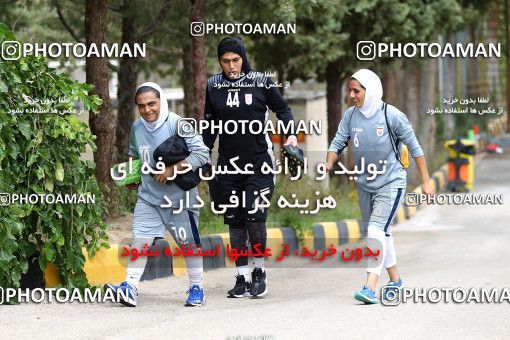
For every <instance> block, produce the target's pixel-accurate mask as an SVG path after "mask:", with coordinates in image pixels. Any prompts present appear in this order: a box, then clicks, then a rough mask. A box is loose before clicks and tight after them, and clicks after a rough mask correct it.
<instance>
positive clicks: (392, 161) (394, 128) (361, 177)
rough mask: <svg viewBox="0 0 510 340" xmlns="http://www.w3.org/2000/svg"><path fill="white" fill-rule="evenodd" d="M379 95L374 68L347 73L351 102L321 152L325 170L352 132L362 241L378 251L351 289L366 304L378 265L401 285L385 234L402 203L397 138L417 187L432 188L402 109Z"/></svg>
mask: <svg viewBox="0 0 510 340" xmlns="http://www.w3.org/2000/svg"><path fill="white" fill-rule="evenodd" d="M382 95H383V89H382V84H381V80H380V79H379V77H378V76H377V74H375V73H374V72H372V71H371V70H367V69H361V70H359V71H357V72H356V73H354V74H353V75H352V77H351V78H350V79H349V97H350V99H351V100H352V102H353V104H354V106H351V107H350V108H348V109H347V110H346V111H345V113H344V115H343V116H342V120H341V121H340V124H339V126H338V131H337V133H336V135H335V138H334V139H333V141H332V142H331V145H330V147H329V150H328V154H327V158H326V169H327V171H331V170H332V168H333V166H334V163H335V162H336V161H337V160H338V158H339V156H340V154H341V152H342V150H343V149H344V148H345V147H346V146H347V143H348V141H349V139H350V138H351V137H352V138H353V143H352V154H353V158H354V163H355V165H356V169H362V170H361V171H362V173H361V174H359V173H357V175H356V176H353V177H350V179H351V180H354V181H355V183H356V186H357V190H358V203H359V207H360V210H361V215H362V219H363V222H364V225H365V226H366V227H367V238H368V242H369V244H370V242H376V243H375V249H379V250H380V251H381V253H382V256H380V257H379V261H372V262H371V261H369V264H368V268H367V272H368V275H367V280H366V284H365V285H364V286H363V287H362V289H361V290H360V291H357V292H356V293H355V295H354V297H355V299H356V300H358V301H362V302H364V303H367V304H373V303H378V300H377V298H376V296H375V289H376V285H377V280H378V278H379V276H380V275H381V271H382V268H383V266H384V268H386V270H387V272H388V275H389V277H390V282H389V283H388V286H390V289H393V290H395V289H398V288H397V287H400V286H401V285H402V279H401V278H400V276H399V274H398V271H397V266H396V263H397V260H396V254H395V246H394V242H393V236H392V235H391V223H392V221H393V218H394V216H395V214H396V212H397V210H398V209H399V207H400V205H401V204H402V201H403V199H404V192H405V189H406V185H407V176H406V175H407V174H406V171H405V168H404V164H403V163H402V161H401V157H400V153H399V152H398V150H400V148H401V146H402V143H403V144H405V145H406V146H407V148H408V149H409V152H410V153H411V155H412V156H413V158H414V160H415V162H416V165H417V168H418V171H419V173H420V176H421V180H422V185H421V189H422V192H423V193H424V194H427V195H429V194H432V193H433V187H432V184H431V182H430V178H429V174H428V171H427V166H426V162H425V157H424V156H423V151H422V149H421V147H420V144H419V143H418V140H417V139H416V135H415V134H414V131H413V127H412V125H411V124H410V123H409V120H408V119H407V117H406V115H405V114H404V113H402V112H401V111H400V110H398V109H397V108H395V107H394V106H392V105H388V104H386V103H384V102H383V100H382ZM365 164H367V166H366V167H365ZM374 169H375V170H376V171H374ZM372 249H374V248H372ZM374 262H375V263H374ZM394 295H395V294H393V295H392V294H389V290H388V291H387V292H383V296H382V298H383V299H388V296H394Z"/></svg>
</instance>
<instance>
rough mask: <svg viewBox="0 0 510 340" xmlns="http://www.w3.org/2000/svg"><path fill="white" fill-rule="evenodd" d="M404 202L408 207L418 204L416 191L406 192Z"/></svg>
mask: <svg viewBox="0 0 510 340" xmlns="http://www.w3.org/2000/svg"><path fill="white" fill-rule="evenodd" d="M405 203H406V205H407V206H409V207H415V206H417V205H418V194H417V193H416V192H408V193H407V194H406V198H405Z"/></svg>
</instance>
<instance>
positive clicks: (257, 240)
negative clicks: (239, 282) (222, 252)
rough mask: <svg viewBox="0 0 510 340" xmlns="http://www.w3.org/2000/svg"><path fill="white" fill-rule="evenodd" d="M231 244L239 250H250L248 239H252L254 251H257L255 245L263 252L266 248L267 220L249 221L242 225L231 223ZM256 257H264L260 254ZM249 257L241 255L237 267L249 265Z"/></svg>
mask: <svg viewBox="0 0 510 340" xmlns="http://www.w3.org/2000/svg"><path fill="white" fill-rule="evenodd" d="M229 232H230V246H231V247H232V248H233V249H236V250H237V251H246V250H248V244H247V243H248V239H249V240H250V244H251V249H252V252H256V251H257V250H256V249H255V247H254V245H257V244H259V246H258V247H257V248H258V249H259V250H260V252H261V253H263V252H264V251H265V250H266V240H267V230H266V222H247V223H246V224H242V225H239V224H238V225H230V226H229ZM255 257H262V256H260V255H258V256H255ZM247 265H248V257H246V256H242V257H239V258H238V259H237V261H236V267H240V266H247Z"/></svg>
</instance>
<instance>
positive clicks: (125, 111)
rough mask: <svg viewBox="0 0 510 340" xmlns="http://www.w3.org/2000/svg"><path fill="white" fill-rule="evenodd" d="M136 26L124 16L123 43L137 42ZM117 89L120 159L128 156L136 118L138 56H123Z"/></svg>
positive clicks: (131, 43)
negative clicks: (132, 127)
mask: <svg viewBox="0 0 510 340" xmlns="http://www.w3.org/2000/svg"><path fill="white" fill-rule="evenodd" d="M135 40H136V28H135V24H134V20H133V18H132V17H131V16H129V15H126V16H124V17H123V18H122V44H129V45H130V46H133V44H134V43H136V41H135ZM118 78H119V87H118V90H117V101H118V106H117V116H118V123H117V142H116V144H117V151H118V154H119V157H120V159H125V158H127V152H128V144H129V135H130V132H131V125H132V124H133V122H134V120H135V113H134V109H135V102H134V95H135V90H136V82H137V78H138V58H130V57H123V58H122V59H121V60H120V67H119V72H118Z"/></svg>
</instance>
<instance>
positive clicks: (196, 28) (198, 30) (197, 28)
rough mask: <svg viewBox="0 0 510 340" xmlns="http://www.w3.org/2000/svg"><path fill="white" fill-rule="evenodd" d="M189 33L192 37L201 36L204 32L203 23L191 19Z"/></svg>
mask: <svg viewBox="0 0 510 340" xmlns="http://www.w3.org/2000/svg"><path fill="white" fill-rule="evenodd" d="M190 33H191V35H192V36H194V37H201V36H203V35H204V34H205V24H204V23H203V22H201V21H193V22H192V23H191V25H190Z"/></svg>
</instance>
